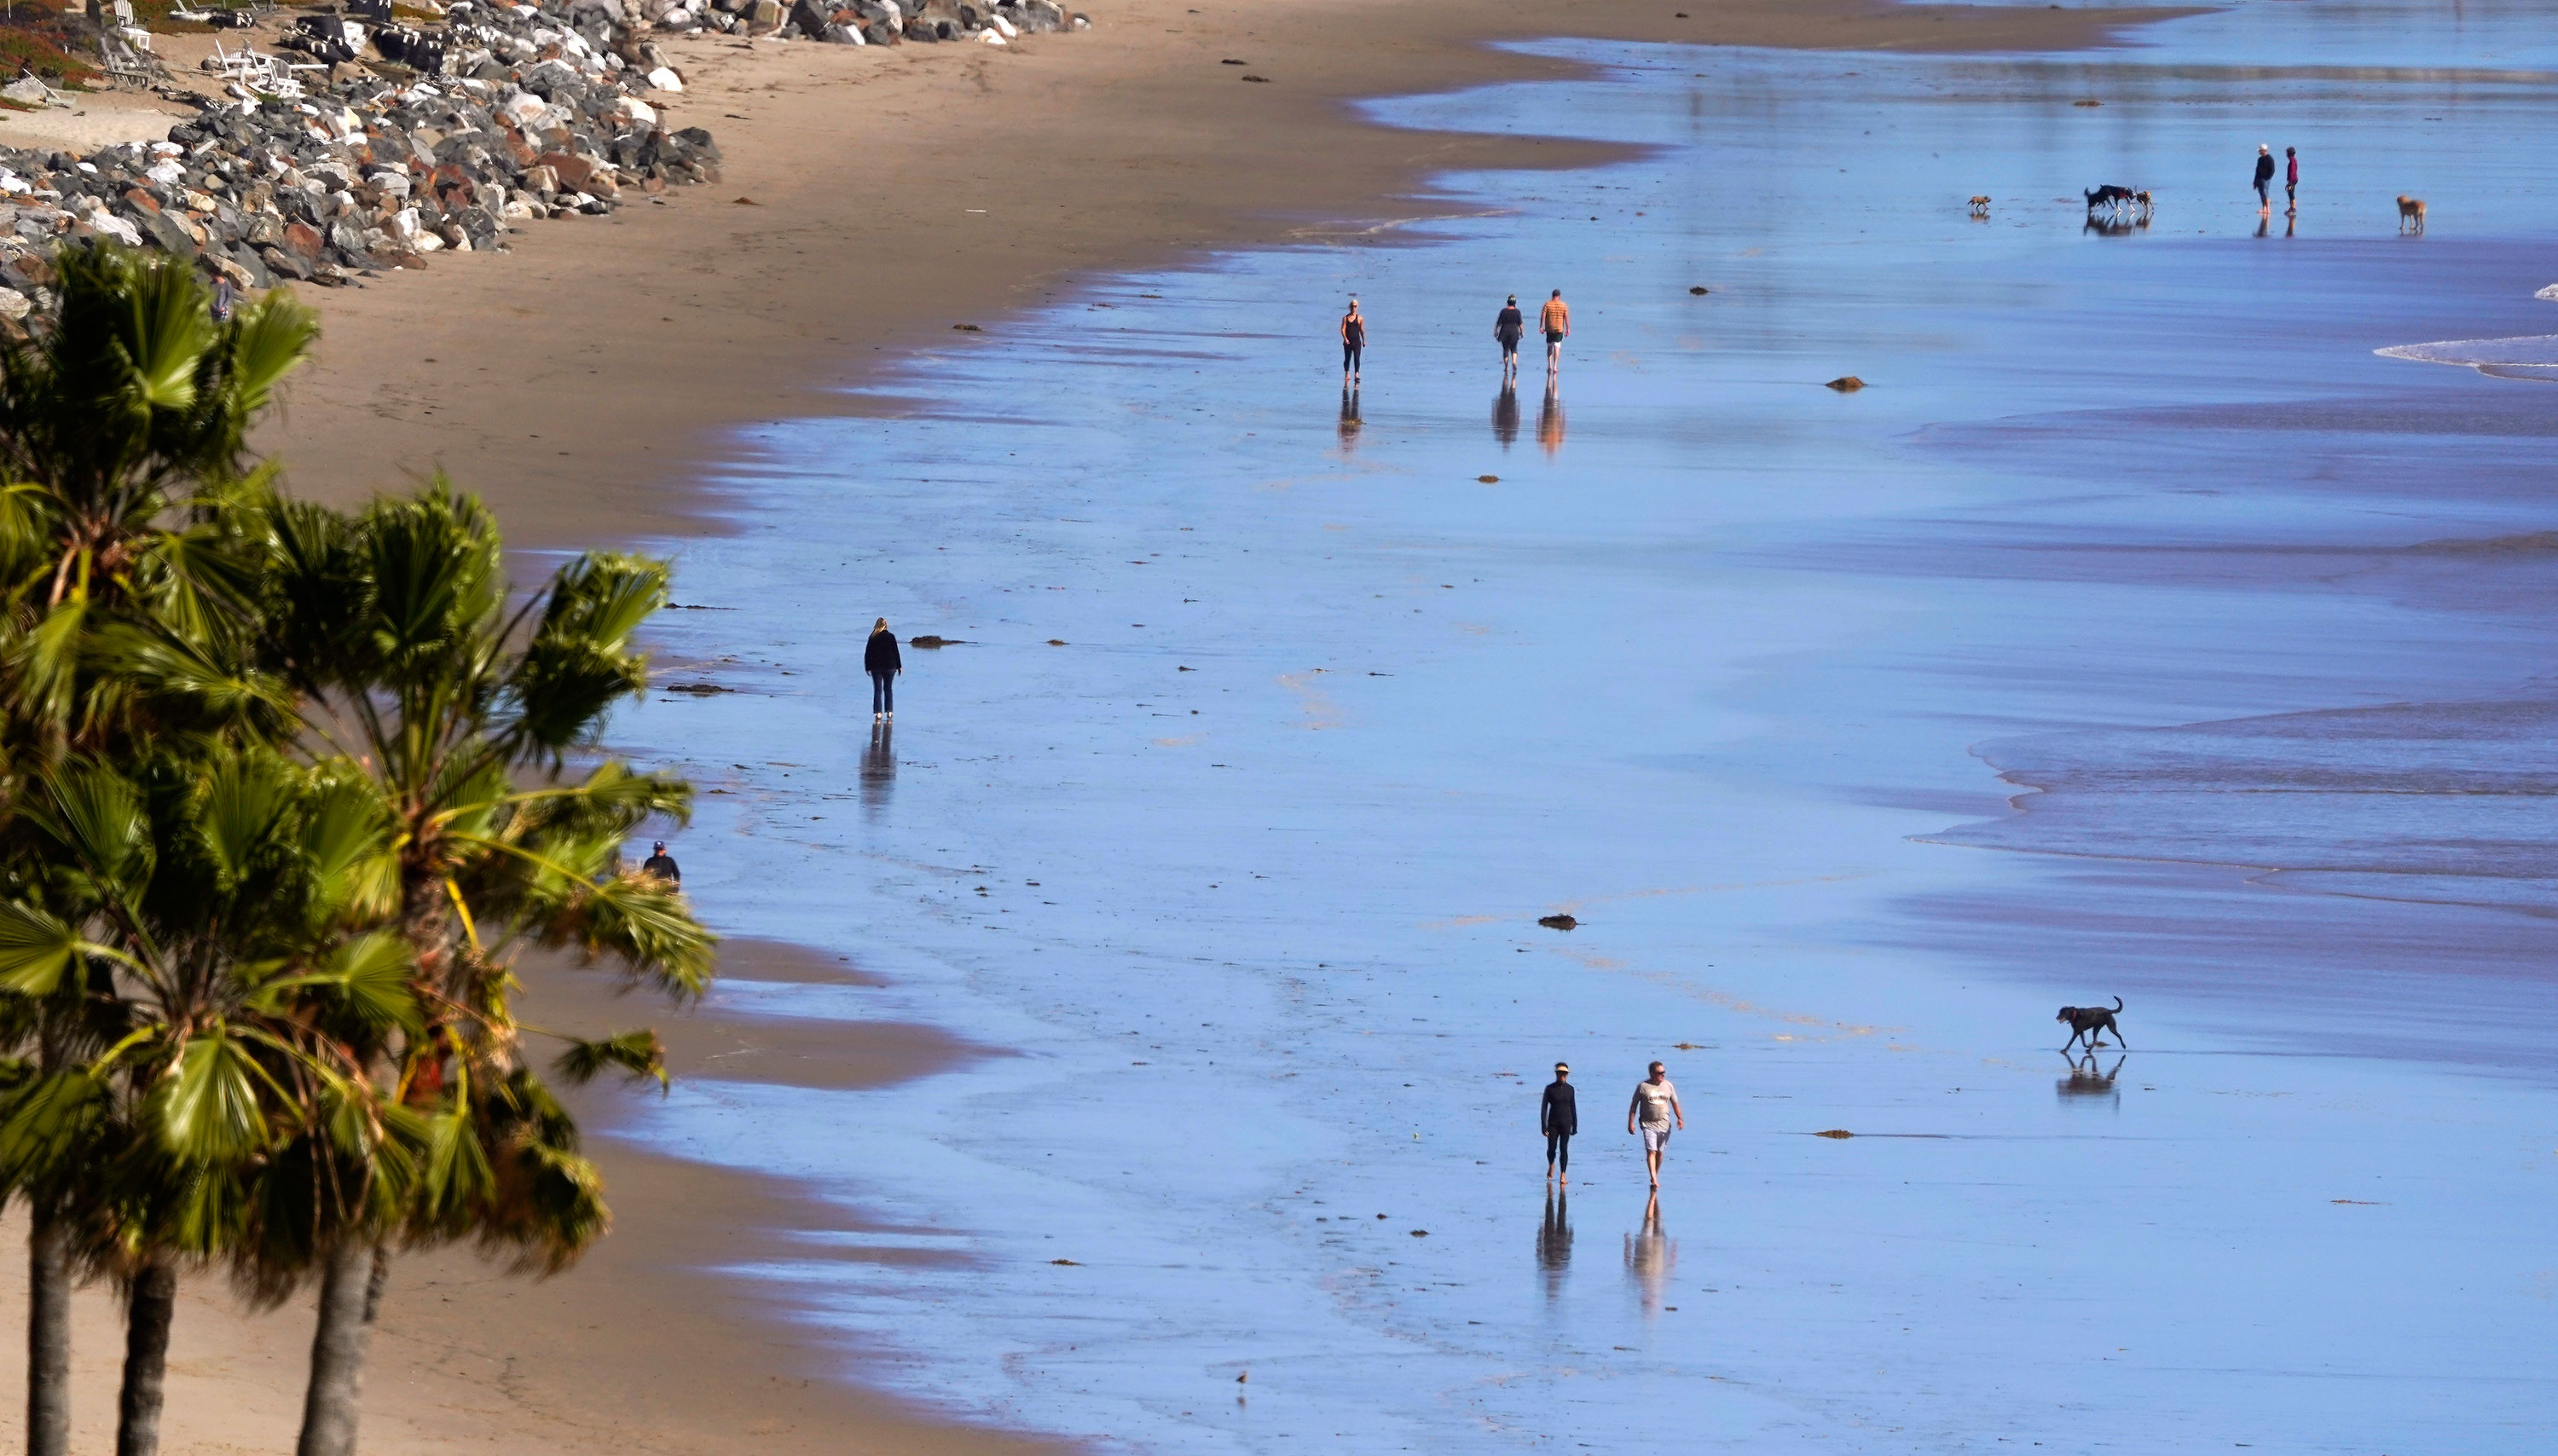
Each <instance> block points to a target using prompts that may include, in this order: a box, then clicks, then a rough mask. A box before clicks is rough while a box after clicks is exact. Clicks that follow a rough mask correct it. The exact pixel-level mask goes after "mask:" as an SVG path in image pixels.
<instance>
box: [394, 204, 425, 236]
mask: <svg viewBox="0 0 2558 1456" xmlns="http://www.w3.org/2000/svg"><path fill="white" fill-rule="evenodd" d="M418 226H419V224H418V216H417V209H416V208H415V207H402V208H400V209H399V210H398V211H396V212H393V213H392V214H391V225H390V235H391V236H393V237H395V238H398V239H399V240H400V241H402V242H414V241H415V240H416V239H417V237H418Z"/></svg>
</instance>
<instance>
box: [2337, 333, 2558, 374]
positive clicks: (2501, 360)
mask: <svg viewBox="0 0 2558 1456" xmlns="http://www.w3.org/2000/svg"><path fill="white" fill-rule="evenodd" d="M2372 352H2373V353H2376V354H2379V355H2380V356H2381V357H2383V358H2390V359H2419V360H2422V361H2424V362H2425V363H2428V364H2466V365H2468V366H2469V367H2471V368H2474V369H2484V368H2487V367H2488V366H2490V365H2492V366H2496V367H2501V368H2508V369H2516V368H2519V369H2558V333H2532V334H2525V335H2523V336H2522V337H2519V338H2446V339H2443V340H2441V341H2440V342H2437V343H2401V344H2392V345H2391V346H2390V347H2388V348H2379V349H2373V350H2372Z"/></svg>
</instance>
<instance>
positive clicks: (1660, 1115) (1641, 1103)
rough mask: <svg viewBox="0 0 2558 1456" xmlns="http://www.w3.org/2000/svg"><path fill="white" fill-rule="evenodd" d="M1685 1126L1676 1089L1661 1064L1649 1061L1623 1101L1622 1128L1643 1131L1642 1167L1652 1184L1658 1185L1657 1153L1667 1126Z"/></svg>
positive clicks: (1667, 1133) (1664, 1142)
mask: <svg viewBox="0 0 2558 1456" xmlns="http://www.w3.org/2000/svg"><path fill="white" fill-rule="evenodd" d="M1686 1126H1687V1114H1685V1113H1683V1112H1681V1111H1679V1100H1678V1089H1677V1088H1675V1087H1672V1086H1671V1085H1670V1078H1669V1073H1668V1072H1667V1071H1666V1070H1664V1069H1663V1068H1662V1066H1661V1064H1660V1063H1658V1062H1654V1063H1652V1066H1651V1075H1650V1076H1648V1077H1645V1078H1644V1079H1643V1080H1642V1081H1640V1082H1637V1083H1635V1084H1634V1101H1633V1102H1632V1103H1629V1104H1627V1107H1626V1130H1627V1131H1629V1132H1634V1131H1639V1132H1641V1133H1642V1134H1643V1169H1644V1171H1646V1172H1648V1173H1650V1174H1651V1175H1652V1186H1653V1187H1655V1188H1658V1187H1659V1186H1661V1153H1662V1151H1663V1150H1664V1149H1666V1148H1667V1147H1668V1146H1669V1145H1670V1129H1671V1128H1672V1127H1679V1128H1685V1127H1686Z"/></svg>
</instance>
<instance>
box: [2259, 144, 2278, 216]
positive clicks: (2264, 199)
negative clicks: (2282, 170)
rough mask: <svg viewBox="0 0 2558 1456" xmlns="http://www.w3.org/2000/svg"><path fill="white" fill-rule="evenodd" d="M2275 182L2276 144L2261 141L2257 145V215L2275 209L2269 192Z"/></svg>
mask: <svg viewBox="0 0 2558 1456" xmlns="http://www.w3.org/2000/svg"><path fill="white" fill-rule="evenodd" d="M2273 182H2274V144H2273V143H2271V142H2259V143H2257V145H2256V215H2257V216H2259V217H2262V216H2265V215H2266V214H2268V213H2270V212H2272V211H2273V210H2274V199H2273V198H2272V196H2271V195H2270V194H2269V193H2268V192H2267V189H2268V188H2270V187H2271V186H2272V185H2273Z"/></svg>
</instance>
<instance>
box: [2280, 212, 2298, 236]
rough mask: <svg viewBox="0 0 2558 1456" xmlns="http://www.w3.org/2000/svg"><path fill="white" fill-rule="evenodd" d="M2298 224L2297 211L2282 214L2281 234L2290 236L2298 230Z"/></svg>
mask: <svg viewBox="0 0 2558 1456" xmlns="http://www.w3.org/2000/svg"><path fill="white" fill-rule="evenodd" d="M2300 226H2301V215H2300V214H2299V213H2298V212H2286V213H2284V214H2283V236H2285V237H2290V236H2291V235H2292V234H2293V233H2295V232H2298V231H2299V230H2300Z"/></svg>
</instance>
